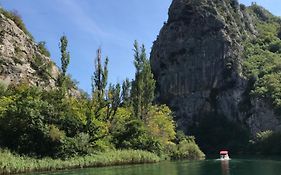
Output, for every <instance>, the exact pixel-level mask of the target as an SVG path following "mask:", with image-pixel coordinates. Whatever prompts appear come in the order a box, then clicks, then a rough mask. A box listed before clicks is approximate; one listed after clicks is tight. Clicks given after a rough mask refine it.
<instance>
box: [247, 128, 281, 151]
mask: <svg viewBox="0 0 281 175" xmlns="http://www.w3.org/2000/svg"><path fill="white" fill-rule="evenodd" d="M251 143H252V144H251V146H250V149H249V150H250V151H251V152H253V153H255V154H261V155H281V148H280V144H281V133H280V132H272V131H270V130H268V131H263V132H260V133H257V135H256V138H255V139H254V140H251Z"/></svg>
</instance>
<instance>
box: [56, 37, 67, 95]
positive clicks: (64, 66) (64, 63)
mask: <svg viewBox="0 0 281 175" xmlns="http://www.w3.org/2000/svg"><path fill="white" fill-rule="evenodd" d="M67 45H68V40H67V37H66V36H65V35H63V36H62V37H61V38H60V51H61V70H62V74H61V75H60V76H59V79H58V83H59V87H61V88H62V89H63V91H64V92H65V89H66V84H65V79H66V71H67V68H68V65H69V62H70V54H69V52H68V51H67Z"/></svg>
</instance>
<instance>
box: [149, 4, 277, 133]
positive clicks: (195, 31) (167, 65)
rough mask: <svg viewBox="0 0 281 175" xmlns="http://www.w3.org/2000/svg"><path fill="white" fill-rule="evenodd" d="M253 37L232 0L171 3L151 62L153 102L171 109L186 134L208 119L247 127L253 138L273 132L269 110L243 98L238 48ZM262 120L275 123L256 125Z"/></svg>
mask: <svg viewBox="0 0 281 175" xmlns="http://www.w3.org/2000/svg"><path fill="white" fill-rule="evenodd" d="M255 34H256V31H255V28H254V26H253V24H252V22H251V17H250V15H249V14H247V12H246V11H245V10H244V9H241V7H240V5H239V4H238V2H237V1H236V0H174V1H173V2H172V5H171V7H170V9H169V19H168V21H167V23H165V24H164V26H163V28H162V29H161V31H160V34H159V36H158V37H157V39H156V41H155V42H154V45H153V48H152V51H151V59H150V60H151V67H152V70H153V73H154V76H155V79H156V81H157V100H158V102H160V103H165V104H167V105H169V106H170V107H171V108H172V109H173V111H174V112H175V115H176V121H177V124H178V127H179V128H181V129H183V130H184V131H186V132H187V133H188V132H189V131H190V129H191V128H193V127H196V126H197V125H198V124H200V120H201V119H202V118H204V117H206V116H211V115H219V116H223V117H226V118H227V119H229V120H230V121H234V122H237V123H239V124H241V126H242V127H246V128H250V131H251V133H252V134H254V133H256V132H258V131H262V130H265V129H276V128H277V126H278V125H279V122H278V121H277V120H276V116H275V115H274V114H273V112H272V110H271V109H270V108H266V107H263V108H262V109H261V108H257V105H258V104H257V102H256V101H251V100H249V99H247V98H248V94H247V93H248V92H247V86H248V84H249V83H248V80H246V79H245V77H243V75H242V70H241V69H242V68H241V63H242V61H243V56H242V52H243V46H242V44H241V43H242V41H243V40H244V39H245V38H246V37H254V36H255ZM258 103H262V102H260V101H259V102H258ZM259 110H264V114H260V112H259ZM269 113H270V114H271V115H269V117H268V116H266V115H267V114H269ZM265 118H266V119H267V120H273V119H274V122H267V123H264V122H260V121H262V120H263V119H265Z"/></svg>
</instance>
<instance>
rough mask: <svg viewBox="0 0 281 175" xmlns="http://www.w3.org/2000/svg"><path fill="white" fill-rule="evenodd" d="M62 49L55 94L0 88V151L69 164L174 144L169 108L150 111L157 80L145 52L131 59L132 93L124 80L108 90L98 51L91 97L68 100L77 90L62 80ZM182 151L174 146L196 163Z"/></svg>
mask: <svg viewBox="0 0 281 175" xmlns="http://www.w3.org/2000/svg"><path fill="white" fill-rule="evenodd" d="M135 46H136V47H135V49H138V47H137V44H136V45H135ZM66 47H67V39H66V38H65V37H62V38H61V52H62V74H61V77H60V78H61V81H60V83H61V84H60V86H59V88H58V89H53V90H48V91H47V90H44V89H41V88H39V87H31V86H28V85H24V84H23V85H19V86H9V87H7V86H0V89H1V91H0V147H5V148H8V149H10V150H11V151H15V152H17V153H19V154H24V155H30V156H35V157H40V158H42V157H52V158H62V159H71V158H72V157H79V156H88V155H92V154H96V153H100V152H109V151H112V150H115V149H116V148H117V149H134V150H144V151H149V152H152V153H155V154H157V155H159V156H162V155H167V149H166V148H167V147H168V146H169V145H173V143H172V142H173V141H174V139H175V135H176V133H175V123H174V121H173V116H172V112H171V110H170V109H169V108H168V107H167V106H165V105H161V106H158V105H152V101H153V98H154V89H155V80H154V79H153V75H152V73H151V68H150V65H149V61H148V59H147V58H146V55H145V49H144V46H143V47H142V48H141V52H140V53H138V51H136V53H135V54H136V57H135V65H136V68H137V73H136V80H135V81H134V83H133V87H132V89H133V90H132V92H131V82H130V81H129V80H128V79H127V80H126V81H124V82H123V84H122V86H121V85H120V84H119V83H117V84H115V85H113V84H110V85H109V86H107V76H108V69H107V66H108V58H106V60H105V63H104V65H102V61H101V51H100V49H99V50H98V52H97V60H96V65H95V71H94V75H93V77H92V80H93V82H92V87H93V90H92V91H93V93H92V96H91V97H89V96H87V95H83V94H81V95H80V96H72V95H71V94H66V92H68V91H66V90H68V89H70V88H74V86H75V84H72V83H73V82H72V81H71V78H70V76H67V75H66V70H67V66H68V64H69V53H68V52H67V51H66ZM40 58H41V57H39V56H38V57H35V58H34V60H33V66H34V67H36V68H37V69H38V70H42V71H43V70H46V69H47V67H45V65H44V62H43V61H42V60H41V59H40ZM134 100H137V101H134ZM137 109H140V110H139V113H136V111H137ZM177 144H179V143H177ZM194 144H195V143H194ZM174 145H175V144H174ZM184 145H185V144H183V143H181V144H179V145H176V146H177V147H179V148H177V149H180V148H181V149H184V150H185V153H184V154H188V155H189V156H187V155H185V156H182V158H184V157H185V158H195V157H191V156H190V154H189V153H186V152H188V151H189V152H190V149H193V148H189V147H188V146H186V148H182V147H184ZM195 145H196V144H195ZM187 147H188V148H187ZM192 147H193V146H192ZM182 152H184V151H182ZM115 153H117V154H118V152H115ZM140 154H142V153H140ZM177 154H178V153H177ZM192 154H193V153H192ZM105 161H107V160H105ZM131 161H133V162H134V161H135V160H131ZM136 161H137V162H139V160H138V159H136ZM70 167H71V166H70Z"/></svg>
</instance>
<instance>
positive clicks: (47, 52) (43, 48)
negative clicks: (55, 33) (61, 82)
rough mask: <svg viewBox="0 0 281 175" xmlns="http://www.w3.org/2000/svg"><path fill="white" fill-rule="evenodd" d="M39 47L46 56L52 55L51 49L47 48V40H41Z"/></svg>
mask: <svg viewBox="0 0 281 175" xmlns="http://www.w3.org/2000/svg"><path fill="white" fill-rule="evenodd" d="M37 46H38V49H39V52H40V53H41V54H43V55H45V56H46V57H50V56H51V54H50V52H49V50H48V49H47V48H46V42H45V41H40V42H39V43H38V44H37Z"/></svg>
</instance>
